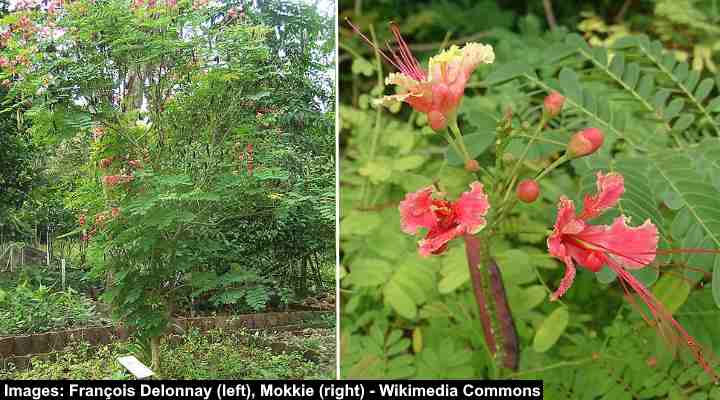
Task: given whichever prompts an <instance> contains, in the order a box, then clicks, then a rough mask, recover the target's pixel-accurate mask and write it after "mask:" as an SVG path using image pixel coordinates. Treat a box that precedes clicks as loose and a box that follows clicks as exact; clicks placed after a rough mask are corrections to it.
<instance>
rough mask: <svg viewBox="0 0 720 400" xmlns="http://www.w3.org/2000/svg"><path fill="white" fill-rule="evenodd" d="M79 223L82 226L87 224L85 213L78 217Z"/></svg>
mask: <svg viewBox="0 0 720 400" xmlns="http://www.w3.org/2000/svg"><path fill="white" fill-rule="evenodd" d="M78 223H79V224H80V225H81V226H82V225H85V214H80V217H78Z"/></svg>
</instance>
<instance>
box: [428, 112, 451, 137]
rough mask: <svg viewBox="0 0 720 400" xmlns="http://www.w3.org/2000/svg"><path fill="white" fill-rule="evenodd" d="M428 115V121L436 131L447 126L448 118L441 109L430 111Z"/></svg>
mask: <svg viewBox="0 0 720 400" xmlns="http://www.w3.org/2000/svg"><path fill="white" fill-rule="evenodd" d="M427 117H428V123H429V124H430V127H431V128H432V129H433V130H434V131H436V132H437V131H441V130H443V129H445V127H447V118H445V115H443V113H441V112H440V111H430V112H429V113H428V114H427Z"/></svg>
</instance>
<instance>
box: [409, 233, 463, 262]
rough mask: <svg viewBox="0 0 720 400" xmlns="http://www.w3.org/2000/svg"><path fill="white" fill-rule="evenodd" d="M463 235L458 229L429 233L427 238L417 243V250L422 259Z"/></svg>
mask: <svg viewBox="0 0 720 400" xmlns="http://www.w3.org/2000/svg"><path fill="white" fill-rule="evenodd" d="M462 234H463V231H462V229H461V228H460V227H454V228H450V229H448V230H445V231H443V232H430V233H429V234H428V236H427V237H426V238H425V239H423V240H421V241H420V242H419V247H418V250H419V252H420V255H421V256H423V257H427V256H430V255H431V254H433V252H437V251H438V250H440V249H442V247H443V246H445V244H447V242H449V241H451V240H453V239H455V238H456V237H458V236H460V235H462Z"/></svg>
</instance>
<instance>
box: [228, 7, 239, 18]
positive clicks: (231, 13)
mask: <svg viewBox="0 0 720 400" xmlns="http://www.w3.org/2000/svg"><path fill="white" fill-rule="evenodd" d="M237 15H238V13H237V10H236V9H235V7H232V8H230V9H229V10H228V16H229V17H230V18H231V19H235V18H237Z"/></svg>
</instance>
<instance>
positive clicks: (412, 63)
mask: <svg viewBox="0 0 720 400" xmlns="http://www.w3.org/2000/svg"><path fill="white" fill-rule="evenodd" d="M345 22H347V24H348V25H350V27H351V28H352V30H353V31H354V32H355V33H356V34H358V35H359V36H360V38H362V39H363V40H364V41H365V42H366V43H367V44H368V45H370V47H372V48H373V50H375V52H376V53H377V54H379V55H380V56H381V57H382V58H384V59H385V60H386V61H387V62H388V63H390V65H392V66H393V67H395V69H397V70H398V71H400V72H401V73H402V74H404V75H407V76H408V77H410V78H412V79H415V80H416V81H423V80H425V73H424V72H423V71H422V69H421V68H420V65H419V63H418V61H417V59H416V58H415V57H414V56H413V55H412V51H411V50H410V47H409V46H408V45H407V43H406V42H405V39H403V37H402V36H401V35H400V28H398V26H397V24H396V23H394V22H392V23H390V29H391V30H392V32H393V35H394V36H395V40H396V41H397V43H398V49H399V52H396V51H395V50H393V49H392V48H391V47H390V45H389V44H387V43H386V45H387V47H388V51H389V52H390V56H392V57H390V56H388V55H387V54H385V52H383V51H382V50H380V48H379V47H378V46H377V45H376V44H375V42H373V41H372V40H370V39H369V38H368V37H367V36H365V35H364V34H363V33H362V32H361V31H360V29H359V28H358V27H357V26H355V25H354V24H353V23H352V22H350V19H349V18H345Z"/></svg>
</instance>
